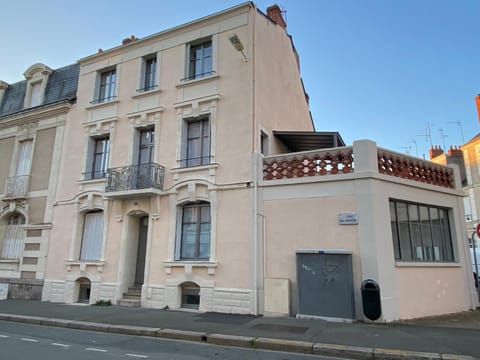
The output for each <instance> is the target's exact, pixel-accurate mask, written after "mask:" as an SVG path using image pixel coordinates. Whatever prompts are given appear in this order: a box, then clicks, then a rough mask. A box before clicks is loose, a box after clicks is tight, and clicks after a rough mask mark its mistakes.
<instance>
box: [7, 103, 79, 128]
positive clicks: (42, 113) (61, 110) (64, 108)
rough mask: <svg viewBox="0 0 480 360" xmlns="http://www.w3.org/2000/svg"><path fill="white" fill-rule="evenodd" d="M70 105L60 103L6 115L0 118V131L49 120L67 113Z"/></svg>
mask: <svg viewBox="0 0 480 360" xmlns="http://www.w3.org/2000/svg"><path fill="white" fill-rule="evenodd" d="M71 107H72V104H71V103H70V102H62V103H59V104H54V105H50V106H48V107H41V108H39V109H31V110H29V109H25V111H22V112H19V113H15V114H12V115H6V116H5V117H3V118H0V129H6V128H9V127H12V126H19V125H24V124H28V123H30V122H34V121H39V120H43V119H46V118H51V117H54V116H57V115H60V114H65V113H67V112H68V111H69V110H70V108H71Z"/></svg>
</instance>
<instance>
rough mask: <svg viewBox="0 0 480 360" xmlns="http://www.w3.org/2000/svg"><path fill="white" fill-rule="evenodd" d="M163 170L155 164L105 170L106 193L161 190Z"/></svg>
mask: <svg viewBox="0 0 480 360" xmlns="http://www.w3.org/2000/svg"><path fill="white" fill-rule="evenodd" d="M164 176H165V168H164V167H163V166H162V165H159V164H155V163H148V164H139V165H130V166H121V167H116V168H110V169H108V170H107V178H106V183H105V191H106V192H116V191H130V190H139V189H158V190H162V189H163V179H164Z"/></svg>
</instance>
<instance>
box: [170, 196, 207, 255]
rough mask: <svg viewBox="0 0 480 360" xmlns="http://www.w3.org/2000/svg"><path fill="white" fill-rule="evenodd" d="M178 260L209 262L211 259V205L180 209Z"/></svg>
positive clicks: (198, 204)
mask: <svg viewBox="0 0 480 360" xmlns="http://www.w3.org/2000/svg"><path fill="white" fill-rule="evenodd" d="M179 217H180V218H179V219H178V228H177V259H178V260H208V259H209V257H210V222H211V220H210V204H209V203H203V202H202V203H193V204H188V205H184V206H182V207H180V208H179Z"/></svg>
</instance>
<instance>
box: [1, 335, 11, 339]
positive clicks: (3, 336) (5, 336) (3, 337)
mask: <svg viewBox="0 0 480 360" xmlns="http://www.w3.org/2000/svg"><path fill="white" fill-rule="evenodd" d="M9 337H10V336H8V335H0V338H2V339H6V338H9Z"/></svg>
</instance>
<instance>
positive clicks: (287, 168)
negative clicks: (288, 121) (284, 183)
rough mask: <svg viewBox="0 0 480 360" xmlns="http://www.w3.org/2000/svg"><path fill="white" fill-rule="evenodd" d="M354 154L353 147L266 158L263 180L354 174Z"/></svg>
mask: <svg viewBox="0 0 480 360" xmlns="http://www.w3.org/2000/svg"><path fill="white" fill-rule="evenodd" d="M352 154H353V149H352V147H347V148H335V149H329V150H325V151H321V150H320V151H314V152H308V153H307V152H305V153H293V154H288V155H281V156H275V157H272V158H265V159H264V160H263V179H264V180H279V179H290V178H301V177H307V176H322V175H335V174H348V173H351V172H353V155H352Z"/></svg>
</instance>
